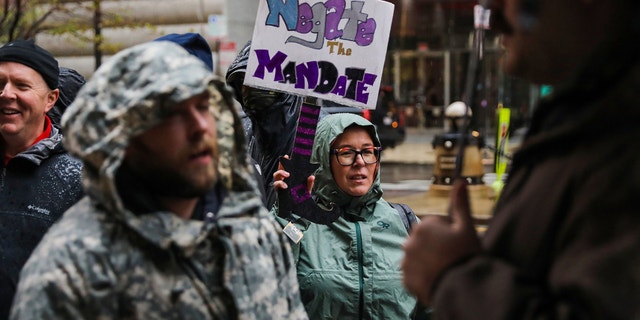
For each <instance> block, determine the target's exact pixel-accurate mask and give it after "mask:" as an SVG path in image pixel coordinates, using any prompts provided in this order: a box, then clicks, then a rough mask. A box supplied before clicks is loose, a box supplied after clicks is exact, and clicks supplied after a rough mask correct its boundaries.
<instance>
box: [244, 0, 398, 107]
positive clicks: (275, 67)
mask: <svg viewBox="0 0 640 320" xmlns="http://www.w3.org/2000/svg"><path fill="white" fill-rule="evenodd" d="M393 9H394V5H393V4H391V3H389V2H385V1H380V0H360V1H350V0H324V1H319V0H312V1H307V0H298V1H291V0H260V4H259V7H258V15H257V17H256V25H255V28H254V31H253V38H252V41H251V42H252V44H251V55H250V57H249V62H248V66H247V72H246V74H245V80H244V84H245V85H247V86H251V87H256V88H262V89H269V90H275V91H282V92H288V93H292V94H296V95H300V96H311V97H316V98H320V99H323V100H331V101H334V102H337V103H341V104H345V105H350V106H356V107H361V108H368V109H375V107H376V101H377V99H378V90H379V88H380V81H381V75H382V70H383V67H384V61H385V57H386V52H387V44H388V42H389V33H390V31H391V20H392V18H393Z"/></svg>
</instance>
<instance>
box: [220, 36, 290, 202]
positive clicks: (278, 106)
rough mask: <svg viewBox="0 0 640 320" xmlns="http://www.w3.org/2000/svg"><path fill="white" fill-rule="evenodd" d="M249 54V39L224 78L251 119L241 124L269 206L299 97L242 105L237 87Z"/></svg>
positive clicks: (274, 197) (281, 97) (282, 96)
mask: <svg viewBox="0 0 640 320" xmlns="http://www.w3.org/2000/svg"><path fill="white" fill-rule="evenodd" d="M250 53H251V42H249V43H247V44H246V45H245V46H244V48H243V49H242V50H241V51H240V53H238V56H237V57H236V59H235V60H234V61H233V63H231V65H230V66H229V69H228V70H227V75H226V80H227V84H228V85H229V86H231V87H232V88H233V90H234V94H235V97H236V100H238V101H239V102H240V104H241V105H242V110H243V111H244V113H245V114H246V115H247V116H248V117H249V119H251V124H250V125H249V124H246V125H245V129H246V132H247V133H248V136H247V141H248V143H249V155H250V156H251V157H252V158H253V159H255V161H256V162H257V163H258V165H259V166H260V170H261V173H262V177H263V178H264V191H265V193H266V198H267V208H271V206H272V205H273V203H274V202H275V199H276V196H275V191H274V189H273V187H272V186H271V185H272V183H273V173H274V172H276V170H278V162H279V160H280V157H281V156H283V155H285V154H291V150H292V148H293V140H294V138H295V133H296V126H297V124H298V116H299V113H300V108H301V106H302V97H299V96H296V95H292V94H286V93H281V94H279V98H278V99H277V100H276V102H275V103H273V104H272V105H270V106H267V107H264V108H254V107H252V106H251V105H246V104H244V103H243V101H242V100H243V99H242V95H241V90H242V85H243V83H244V75H245V71H246V69H247V64H248V62H249V54H250Z"/></svg>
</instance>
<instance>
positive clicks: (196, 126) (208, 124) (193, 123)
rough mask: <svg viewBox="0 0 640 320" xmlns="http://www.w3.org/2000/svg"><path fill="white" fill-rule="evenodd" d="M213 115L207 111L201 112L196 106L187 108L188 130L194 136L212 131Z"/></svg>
mask: <svg viewBox="0 0 640 320" xmlns="http://www.w3.org/2000/svg"><path fill="white" fill-rule="evenodd" d="M214 126H215V124H214V121H213V115H212V114H211V112H210V111H209V110H202V108H199V107H197V106H192V107H190V108H189V128H190V129H191V132H192V134H193V135H194V136H200V135H203V134H204V133H206V132H208V131H210V130H214V129H215V128H214Z"/></svg>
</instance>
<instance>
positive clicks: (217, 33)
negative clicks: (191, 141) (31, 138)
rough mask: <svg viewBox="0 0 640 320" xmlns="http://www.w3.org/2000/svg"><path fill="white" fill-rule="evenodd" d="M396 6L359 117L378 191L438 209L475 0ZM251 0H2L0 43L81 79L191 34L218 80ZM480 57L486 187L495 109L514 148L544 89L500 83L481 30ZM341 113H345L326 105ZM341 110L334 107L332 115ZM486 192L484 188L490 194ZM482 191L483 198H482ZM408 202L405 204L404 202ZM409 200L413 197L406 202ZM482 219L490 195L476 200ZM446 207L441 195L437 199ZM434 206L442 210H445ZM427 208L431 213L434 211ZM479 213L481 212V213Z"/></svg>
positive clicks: (478, 124) (248, 18)
mask: <svg viewBox="0 0 640 320" xmlns="http://www.w3.org/2000/svg"><path fill="white" fill-rule="evenodd" d="M389 2H391V3H393V4H394V5H395V10H394V16H393V17H394V18H393V22H392V27H391V37H390V41H389V45H388V50H387V55H386V62H385V68H384V70H383V74H382V84H383V86H382V88H381V93H382V95H381V96H382V99H380V100H379V103H378V107H377V109H376V110H358V109H357V108H355V109H354V108H352V109H351V111H349V112H357V113H361V114H362V115H363V116H365V117H368V118H369V119H370V120H372V122H374V123H375V124H376V125H378V129H379V132H380V134H381V136H383V138H384V139H385V142H384V145H383V147H385V151H383V157H382V162H383V164H384V166H383V170H382V173H383V179H382V181H384V183H385V184H384V185H383V188H384V190H385V193H387V194H388V197H390V198H391V200H394V199H396V200H398V201H402V202H405V203H408V204H410V205H411V206H412V207H413V208H414V210H416V212H418V213H419V214H425V213H428V212H430V211H433V210H437V211H442V210H443V209H442V206H441V205H440V204H438V203H437V202H438V201H434V200H433V199H431V200H430V202H429V203H428V204H424V203H422V200H424V199H426V197H425V196H424V194H423V193H424V192H427V191H428V190H429V187H430V185H431V179H432V177H433V164H434V159H435V157H436V156H435V155H434V147H433V145H432V142H433V139H434V137H435V136H436V135H438V134H439V133H442V132H443V131H446V129H447V128H446V125H445V124H446V119H445V117H444V112H445V109H446V107H447V106H449V105H450V104H451V103H452V102H454V101H459V100H463V101H464V100H465V96H464V95H465V94H466V93H465V92H464V91H465V89H466V88H465V85H466V81H467V73H468V64H469V56H470V54H471V53H472V52H473V51H474V48H473V45H474V41H473V40H474V13H473V11H474V6H475V5H476V4H477V3H478V2H477V1H476V0H391V1H389ZM258 3H259V1H257V0H112V1H102V0H93V1H77V0H48V1H45V0H0V4H1V6H0V8H2V9H0V10H2V11H1V12H0V44H1V43H5V42H8V41H10V40H13V39H25V38H26V39H35V41H36V43H38V44H39V45H40V46H42V47H44V48H45V49H47V50H49V51H50V52H52V53H53V54H54V56H55V57H56V58H57V59H58V61H59V63H60V65H61V66H65V67H70V68H74V69H76V70H78V71H79V72H80V73H81V74H82V75H84V76H85V77H86V78H88V77H90V76H91V75H92V73H93V72H94V70H95V69H96V68H97V67H98V66H99V65H100V64H101V63H103V62H104V61H106V60H107V59H108V58H109V56H110V55H112V54H114V53H115V52H117V51H119V50H121V49H124V48H126V47H129V46H133V45H135V44H138V43H142V42H147V41H150V40H153V39H155V38H157V37H160V36H162V35H165V34H169V33H183V32H198V33H200V34H202V35H203V36H204V37H205V38H206V39H207V41H208V42H209V44H210V46H211V48H212V51H213V53H214V66H215V67H214V68H215V72H216V73H217V74H218V75H220V76H222V77H224V75H225V72H226V70H227V67H228V66H229V64H230V63H231V62H232V61H233V59H234V58H235V57H236V54H237V52H238V50H240V49H241V48H242V47H243V46H244V44H245V43H246V42H247V41H249V40H250V39H251V37H252V35H253V27H254V24H255V16H256V13H257V9H258ZM482 46H483V59H482V60H481V64H480V69H479V70H480V73H479V76H478V79H477V81H476V82H475V84H474V86H473V87H472V89H473V90H474V92H472V94H471V96H472V97H474V101H472V103H471V108H472V112H473V114H472V117H471V125H470V127H471V129H472V130H473V131H475V132H476V133H478V134H479V135H480V136H481V137H482V138H483V139H484V141H485V146H484V147H482V148H481V150H480V154H481V157H482V166H483V168H485V183H487V185H488V184H490V183H491V181H492V180H495V176H492V174H494V172H495V170H494V167H493V160H494V154H495V153H494V150H495V144H496V143H495V141H494V138H495V136H496V133H497V129H498V128H497V127H498V126H497V118H496V110H497V109H498V108H509V109H510V111H511V117H510V126H509V132H510V137H511V140H512V141H511V142H512V143H511V144H510V145H509V148H511V149H506V150H505V152H506V153H507V154H508V153H510V152H511V151H512V148H514V147H517V142H518V141H519V140H518V139H519V137H521V135H522V132H524V130H525V129H526V126H527V123H528V120H529V117H530V115H531V113H532V111H533V106H534V105H535V104H536V102H537V100H538V99H539V98H540V97H541V96H542V95H544V94H546V93H547V92H548V91H549V90H550V89H549V88H548V87H544V86H543V87H540V86H535V85H532V84H530V83H528V82H526V81H523V80H519V79H515V78H511V77H508V76H505V75H504V74H503V73H501V70H500V59H501V48H500V44H499V37H498V36H496V34H495V33H493V32H492V31H491V30H487V31H485V32H484V37H483V41H482ZM334 107H337V108H341V107H343V106H334ZM336 110H342V109H336ZM488 190H489V189H488ZM489 191H490V190H489ZM407 197H409V198H407ZM411 197H414V198H411ZM481 198H482V199H483V200H485V199H488V200H489V202H487V205H483V208H481V209H479V210H477V211H482V212H487V211H488V209H487V208H489V207H490V206H491V205H492V204H493V202H492V201H493V199H494V196H492V195H491V193H490V192H489V193H488V194H484V193H483V194H482V195H481ZM440 200H442V201H445V200H446V197H442V199H440ZM442 201H440V203H442V204H443V203H445V202H442ZM434 204H437V205H438V206H440V207H438V208H436V209H434ZM485 207H486V208H485Z"/></svg>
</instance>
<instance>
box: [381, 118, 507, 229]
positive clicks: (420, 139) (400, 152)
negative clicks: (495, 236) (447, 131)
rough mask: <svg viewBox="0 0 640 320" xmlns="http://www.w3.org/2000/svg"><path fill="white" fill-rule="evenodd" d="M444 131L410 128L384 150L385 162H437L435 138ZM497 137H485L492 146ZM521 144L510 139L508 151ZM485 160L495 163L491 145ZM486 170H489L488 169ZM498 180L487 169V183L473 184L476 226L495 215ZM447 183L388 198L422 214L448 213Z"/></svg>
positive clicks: (418, 163) (481, 225) (430, 163)
mask: <svg viewBox="0 0 640 320" xmlns="http://www.w3.org/2000/svg"><path fill="white" fill-rule="evenodd" d="M441 132H443V130H442V129H441V128H439V129H422V128H408V129H407V139H406V140H405V142H403V143H402V144H400V145H398V146H397V147H395V148H393V149H385V150H383V151H382V158H381V160H380V161H381V163H382V164H383V166H384V164H385V163H387V164H408V165H422V164H426V165H434V163H435V156H436V155H435V152H434V150H433V147H432V146H431V142H432V141H433V137H434V136H435V135H437V134H439V133H441ZM493 139H494V138H493V137H485V142H486V144H488V145H493ZM519 145H520V138H519V137H515V138H512V139H509V143H508V152H507V153H508V154H512V153H513V152H514V151H515V150H516V149H517V148H518V147H519ZM481 152H482V162H483V165H485V168H487V166H491V165H492V164H493V157H494V154H493V152H492V151H491V150H490V149H489V148H483V149H482V150H481ZM485 171H486V170H485ZM492 179H495V174H493V176H492V172H485V184H484V185H475V186H470V188H469V197H470V205H471V209H472V212H473V216H474V218H475V219H476V226H477V227H478V228H479V229H482V228H484V226H485V225H486V223H487V222H488V221H489V220H490V218H491V213H492V211H493V206H494V204H495V194H494V191H493V189H492V188H491V187H490V183H491V182H492V181H493V180H492ZM449 188H450V187H447V186H434V185H430V187H429V190H427V191H423V192H418V193H414V194H410V195H405V196H396V197H391V198H388V199H386V200H387V201H391V202H399V203H406V204H408V205H409V206H410V207H411V208H412V209H413V210H414V211H415V213H416V214H417V215H418V216H419V217H424V216H426V215H431V214H438V215H445V214H446V212H447V211H448V206H449V197H448V190H449Z"/></svg>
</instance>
